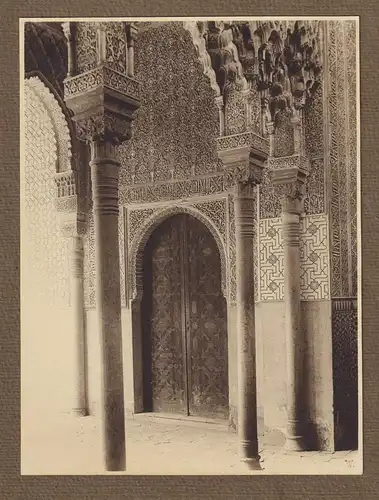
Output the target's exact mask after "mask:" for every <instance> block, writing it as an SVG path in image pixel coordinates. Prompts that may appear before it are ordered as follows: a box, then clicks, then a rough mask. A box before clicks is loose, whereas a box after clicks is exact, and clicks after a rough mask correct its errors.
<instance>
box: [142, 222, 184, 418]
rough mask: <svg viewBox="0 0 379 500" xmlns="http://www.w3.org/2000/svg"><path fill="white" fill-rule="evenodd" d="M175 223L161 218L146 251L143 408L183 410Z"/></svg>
mask: <svg viewBox="0 0 379 500" xmlns="http://www.w3.org/2000/svg"><path fill="white" fill-rule="evenodd" d="M180 222H181V221H180V218H177V217H172V218H170V219H168V220H166V221H164V222H163V223H162V224H161V225H160V226H159V227H158V229H157V230H155V231H154V233H153V234H152V236H151V237H150V239H149V241H148V244H147V247H146V250H145V259H144V296H143V308H142V311H143V312H142V325H143V352H144V406H145V410H147V411H161V412H174V413H187V401H186V382H185V359H184V357H183V352H184V345H183V328H182V324H183V307H182V288H183V286H182V272H181V266H182V263H181V260H182V259H181V255H180V252H179V250H180V248H181V246H182V245H181V238H182V234H181V225H180Z"/></svg>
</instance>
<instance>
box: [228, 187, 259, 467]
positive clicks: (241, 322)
mask: <svg viewBox="0 0 379 500" xmlns="http://www.w3.org/2000/svg"><path fill="white" fill-rule="evenodd" d="M255 189H256V188H255V186H254V184H253V183H252V184H244V183H241V182H237V183H236V186H235V198H234V210H235V227H236V278H237V336H238V338H237V346H238V347H237V348H238V360H237V362H238V437H239V445H240V456H241V459H242V460H244V461H248V462H250V464H251V466H252V467H253V468H258V469H259V468H260V466H259V453H258V421H257V382H256V378H257V377H256V359H255V351H256V340H255V303H254V265H253V263H254V256H253V253H254V229H255V227H254V226H255V220H256V214H257V209H256V196H255Z"/></svg>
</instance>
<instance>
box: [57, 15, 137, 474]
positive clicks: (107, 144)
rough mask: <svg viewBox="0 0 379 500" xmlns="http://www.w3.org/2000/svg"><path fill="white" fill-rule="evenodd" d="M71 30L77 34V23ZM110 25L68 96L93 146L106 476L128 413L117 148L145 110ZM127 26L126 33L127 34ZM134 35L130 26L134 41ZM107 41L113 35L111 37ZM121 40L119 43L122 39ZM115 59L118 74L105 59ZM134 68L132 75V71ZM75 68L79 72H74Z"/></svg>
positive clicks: (100, 28)
mask: <svg viewBox="0 0 379 500" xmlns="http://www.w3.org/2000/svg"><path fill="white" fill-rule="evenodd" d="M74 24H75V26H73V27H72V28H73V29H76V28H77V25H76V23H74ZM112 26H113V25H109V24H108V23H93V30H92V34H91V35H89V37H87V38H85V39H81V40H80V42H79V40H76V43H75V54H76V55H77V54H78V50H79V49H80V53H81V54H83V53H84V54H85V53H86V51H87V50H89V48H90V47H93V46H96V53H97V63H95V62H93V61H92V62H91V65H93V67H92V68H91V69H90V70H88V71H85V72H81V73H79V74H76V75H75V76H73V77H68V78H66V80H65V82H64V94H65V102H66V104H67V107H68V108H69V109H70V110H71V111H72V113H73V117H72V120H73V122H74V123H75V129H76V135H77V138H78V139H79V140H81V141H83V142H86V143H87V144H89V145H90V150H91V159H90V169H91V179H92V197H93V211H94V225H95V259H96V265H95V271H96V309H97V318H98V329H99V335H100V343H101V356H102V363H101V365H102V366H101V369H102V397H103V404H102V416H103V431H104V432H103V438H104V460H105V467H106V470H108V471H124V470H125V469H126V463H125V454H126V449H125V412H124V383H123V376H124V374H123V349H122V328H121V298H120V255H119V235H118V213H119V196H118V179H119V169H120V164H119V161H118V160H117V156H116V148H117V146H118V145H119V144H121V143H123V142H125V141H128V140H129V139H130V138H131V135H132V122H133V119H134V112H135V111H136V110H137V109H138V108H139V106H140V95H141V85H140V83H139V82H138V81H137V80H134V79H133V78H131V76H130V75H131V74H132V73H133V50H131V51H129V60H128V54H127V52H126V51H125V50H121V49H124V48H125V46H126V45H127V33H126V31H127V30H126V29H123V30H121V32H118V35H117V36H116V37H115V36H112V35H113V29H114V28H113V27H112ZM127 26H128V25H127V24H124V28H127ZM136 33H137V30H136V29H135V27H133V30H132V37H133V39H134V37H135V36H136ZM108 35H110V36H108ZM120 37H121V38H123V39H122V40H121V39H120ZM109 53H111V54H112V57H115V58H116V62H118V63H119V67H120V68H123V69H120V70H118V71H115V70H114V68H113V65H114V62H115V61H113V64H111V61H109V60H108V58H107V57H108V54H109ZM128 67H129V72H128ZM77 69H78V68H77Z"/></svg>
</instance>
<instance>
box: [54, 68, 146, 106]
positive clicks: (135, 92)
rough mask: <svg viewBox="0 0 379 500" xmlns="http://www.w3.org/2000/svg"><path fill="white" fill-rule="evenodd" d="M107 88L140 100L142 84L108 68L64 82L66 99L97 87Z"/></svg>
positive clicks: (96, 69)
mask: <svg viewBox="0 0 379 500" xmlns="http://www.w3.org/2000/svg"><path fill="white" fill-rule="evenodd" d="M101 86H102V87H107V88H109V89H111V90H116V91H117V92H120V93H121V94H124V95H126V96H129V97H132V98H133V99H136V100H139V99H140V96H141V84H140V83H139V82H138V81H137V80H135V79H134V78H131V77H129V76H127V75H124V74H123V73H120V72H119V71H117V70H115V69H112V68H109V67H107V66H99V67H97V68H94V69H92V70H90V71H87V72H85V73H81V74H80V75H77V76H74V77H72V78H69V79H66V80H65V82H64V92H65V98H67V97H71V96H74V95H76V94H81V93H83V92H88V91H90V90H93V89H96V88H97V87H101Z"/></svg>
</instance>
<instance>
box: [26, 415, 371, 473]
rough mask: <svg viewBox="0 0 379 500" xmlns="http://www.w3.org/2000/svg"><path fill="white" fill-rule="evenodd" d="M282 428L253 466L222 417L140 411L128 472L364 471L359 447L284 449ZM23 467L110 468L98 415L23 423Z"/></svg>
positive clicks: (131, 423) (130, 440)
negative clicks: (343, 449) (216, 420)
mask: <svg viewBox="0 0 379 500" xmlns="http://www.w3.org/2000/svg"><path fill="white" fill-rule="evenodd" d="M282 444H283V437H282V435H281V434H280V433H270V434H268V435H266V436H264V437H263V438H262V439H261V443H260V448H261V451H260V454H261V457H262V469H263V470H262V471H250V470H249V469H248V468H247V466H246V465H245V464H243V463H241V462H240V461H239V459H238V456H237V436H236V434H235V433H232V432H230V431H228V430H227V429H226V427H225V426H224V425H221V424H220V423H205V422H202V421H201V422H200V421H193V420H188V419H184V420H174V419H170V418H162V417H159V418H158V417H152V416H148V415H139V416H136V417H134V418H131V419H128V421H127V456H126V458H127V468H128V471H127V474H131V475H172V474H174V475H177V474H178V475H227V474H231V475H240V474H243V475H248V474H361V473H362V466H361V460H360V454H359V453H358V452H357V451H350V452H336V453H320V452H304V453H294V452H292V453H291V452H285V451H283V448H282ZM21 454H22V457H21V462H22V466H21V473H22V474H26V475H47V474H54V475H62V474H65V475H76V474H84V475H87V474H91V475H92V474H105V472H104V468H103V464H102V454H101V439H100V425H99V421H98V420H97V419H96V418H94V417H76V418H74V417H65V418H64V419H62V421H61V422H59V423H58V422H55V425H54V426H53V425H51V424H48V423H46V422H44V423H42V422H40V424H39V426H38V428H37V426H36V425H35V426H34V427H33V428H31V427H30V426H29V428H28V429H26V428H23V429H22V449H21Z"/></svg>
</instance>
